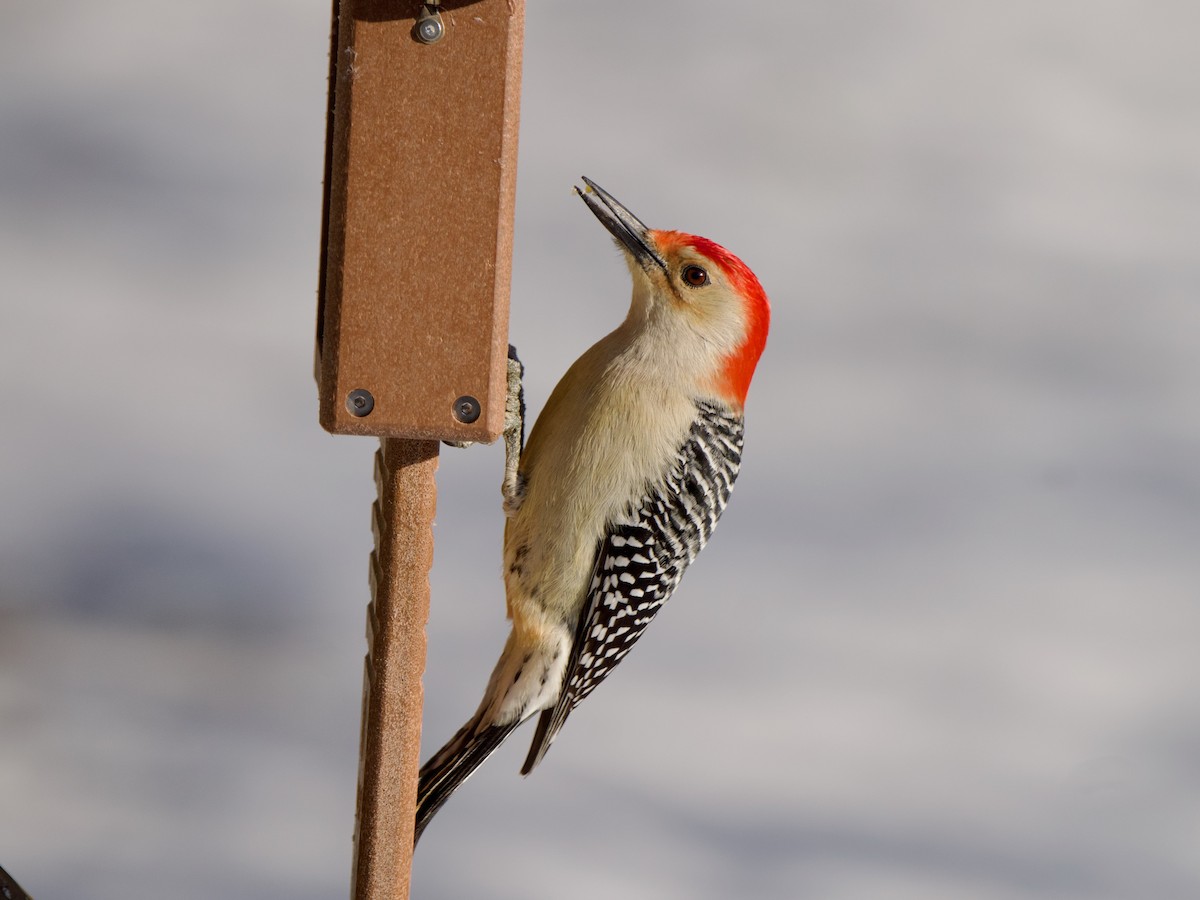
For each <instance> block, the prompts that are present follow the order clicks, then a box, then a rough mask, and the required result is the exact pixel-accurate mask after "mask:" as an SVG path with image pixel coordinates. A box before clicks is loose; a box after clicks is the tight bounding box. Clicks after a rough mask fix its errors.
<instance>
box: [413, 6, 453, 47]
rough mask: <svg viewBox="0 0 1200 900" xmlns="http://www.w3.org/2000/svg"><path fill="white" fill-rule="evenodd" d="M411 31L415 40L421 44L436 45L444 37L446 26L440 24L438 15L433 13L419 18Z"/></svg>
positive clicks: (440, 19)
mask: <svg viewBox="0 0 1200 900" xmlns="http://www.w3.org/2000/svg"><path fill="white" fill-rule="evenodd" d="M413 31H414V34H415V36H416V38H417V40H418V41H420V42H421V43H422V44H436V43H437V42H438V41H440V40H441V39H442V38H443V37H445V36H446V25H445V23H443V22H442V17H441V16H440V15H438V14H437V13H433V14H431V15H423V16H421V18H420V19H418V20H417V25H416V28H415V29H413Z"/></svg>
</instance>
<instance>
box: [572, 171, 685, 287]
mask: <svg viewBox="0 0 1200 900" xmlns="http://www.w3.org/2000/svg"><path fill="white" fill-rule="evenodd" d="M583 183H584V184H585V185H587V187H585V188H584V189H583V190H580V189H579V188H575V193H577V194H578V195H579V196H580V198H581V199H582V200H583V202H584V203H586V204H587V206H588V209H590V210H591V211H592V213H593V214H594V215H595V216H596V218H597V219H599V220H600V223H601V224H602V225H603V226H604V227H605V228H607V229H608V230H609V231H610V232H611V233H612V236H613V237H615V238H616V239H617V240H618V241H620V243H621V246H622V247H624V248H626V249H627V250H628V251H629V252H630V253H632V254H633V258H634V259H636V260H637V261H638V262H639V263H640V264H641V265H642V267H643V268H649V267H650V266H651V265H655V266H658V267H659V268H660V269H666V268H667V263H666V260H664V259H663V258H662V257H661V256H659V254H658V251H657V250H655V249H654V244H653V242H652V241H651V240H650V234H649V232H650V229H649V228H647V227H646V226H645V224H644V223H643V222H642V220H641V219H639V218H638V217H637V216H635V215H634V214H633V213H631V212H630V211H629V210H627V209H626V208H625V207H624V206H622V205H621V204H620V203H618V202H617V198H616V197H614V196H613V195H612V194H610V193H609V192H608V191H606V190H605V189H604V188H602V187H600V185H598V184H596V182H594V181H592V180H591V179H590V178H587V177H586V176H585V177H584V179H583Z"/></svg>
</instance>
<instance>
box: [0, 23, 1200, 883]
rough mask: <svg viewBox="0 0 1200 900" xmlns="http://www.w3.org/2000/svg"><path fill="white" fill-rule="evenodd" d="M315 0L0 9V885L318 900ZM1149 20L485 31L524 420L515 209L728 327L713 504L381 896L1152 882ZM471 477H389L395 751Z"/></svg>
mask: <svg viewBox="0 0 1200 900" xmlns="http://www.w3.org/2000/svg"><path fill="white" fill-rule="evenodd" d="M328 26H329V3H328V2H317V0H239V2H233V0H209V2H205V3H192V4H173V3H159V2H149V0H107V2H104V0H102V2H91V3H88V2H80V0H42V2H39V3H36V4H34V3H24V4H8V5H6V6H4V8H3V10H2V11H0V272H2V273H3V303H2V306H0V309H2V315H3V319H2V324H0V404H2V406H0V422H2V425H0V511H2V512H0V809H2V813H0V865H3V866H4V867H6V868H7V869H9V870H10V871H11V872H12V873H13V875H14V876H15V877H16V878H17V879H18V880H19V881H21V882H22V883H23V884H24V885H25V887H26V888H27V889H29V890H30V891H31V892H32V893H33V894H34V895H35V896H37V897H39V898H42V900H48V898H68V900H72V898H88V900H109V898H129V897H171V898H176V900H193V898H201V897H204V898H209V897H230V898H253V900H258V898H285V897H286V898H299V900H304V898H314V900H315V898H327V897H341V896H346V892H347V890H348V885H349V870H350V839H351V833H352V829H353V814H354V785H355V767H356V761H357V736H358V716H359V696H360V684H361V665H362V654H363V651H364V649H365V645H364V641H363V615H364V610H365V605H366V602H367V585H366V560H367V554H368V552H369V549H370V546H371V536H370V531H369V528H368V512H369V506H370V503H371V500H372V499H373V496H374V487H373V484H372V481H371V462H370V459H371V454H372V453H373V451H374V446H375V445H374V442H373V441H370V440H367V439H352V438H333V437H329V436H327V435H325V434H324V433H323V432H322V431H321V430H320V429H319V428H318V426H317V422H316V404H315V386H314V384H313V382H312V375H311V370H312V365H311V362H312V341H313V320H314V312H315V286H316V277H317V256H318V241H319V234H320V226H319V215H320V201H321V183H320V181H321V169H322V155H323V140H324V137H323V129H324V111H325V76H326V54H327V50H328ZM1198 32H1200V7H1198V6H1196V5H1195V4H1194V3H1189V2H1183V0H1180V2H1167V0H1163V2H1156V3H1152V4H1146V3H1135V2H1132V0H1130V2H1096V0H1089V2H1083V0H1079V2H1050V3H1046V2H1036V3H1035V2H1029V0H1014V2H1010V3H1005V4H1002V5H996V4H986V5H985V4H978V3H956V2H950V0H941V2H934V0H925V2H910V3H905V4H896V3H887V2H882V0H875V2H869V0H844V2H839V3H821V4H815V3H797V4H791V3H767V4H757V5H753V6H745V5H743V6H740V7H739V6H731V5H730V4H726V3H711V2H688V3H683V2H666V0H663V2H658V3H646V2H627V0H608V2H605V3H589V4H584V3H566V2H561V0H560V2H550V0H535V2H531V3H530V8H529V10H528V23H527V36H526V37H527V42H526V55H525V81H524V92H523V107H522V122H521V150H520V154H521V155H520V174H519V179H518V180H519V191H518V209H517V235H516V259H515V276H514V285H513V291H514V292H513V315H512V330H511V335H512V339H513V341H514V343H516V344H517V346H518V347H519V348H520V350H521V353H522V357H523V358H524V360H525V362H526V364H527V366H528V371H529V377H528V380H527V386H528V391H529V400H530V404H531V411H534V412H536V410H537V409H538V408H540V405H541V403H542V402H543V401H544V399H545V397H546V395H547V393H548V392H549V389H550V387H551V386H552V385H553V382H554V381H555V380H556V379H557V377H558V375H559V374H560V373H561V372H562V371H563V370H564V369H565V367H566V366H567V365H568V364H569V362H570V360H571V359H572V358H574V356H576V355H577V354H578V353H579V352H580V351H581V350H582V349H584V347H585V346H587V345H588V344H589V343H590V342H591V341H592V340H594V339H595V338H597V337H598V336H599V335H600V334H602V333H603V332H604V331H605V330H607V329H609V328H611V327H613V326H614V325H615V324H616V323H617V322H618V321H619V320H620V319H621V317H622V316H623V314H624V310H625V303H626V295H627V281H626V279H627V276H626V274H625V272H624V268H623V265H622V263H621V262H620V259H619V257H618V254H617V252H616V251H615V250H614V249H613V248H612V246H611V244H610V242H609V240H608V238H607V235H606V234H605V232H604V231H603V229H602V228H600V226H599V225H598V224H597V223H596V221H595V220H594V219H593V218H592V216H591V215H590V214H589V213H588V212H587V210H586V209H585V208H584V207H583V205H582V204H581V203H579V201H578V200H577V199H575V198H574V197H572V195H571V193H570V187H571V185H572V184H573V183H577V181H578V177H579V175H580V174H586V175H588V176H590V177H592V178H594V179H596V180H597V181H598V182H599V183H600V184H602V185H604V186H605V187H606V188H608V189H609V190H610V191H612V192H613V193H614V194H615V195H616V196H617V197H618V198H620V199H621V200H622V201H624V202H625V203H627V204H628V205H629V206H630V208H631V209H633V211H634V212H636V213H637V214H638V215H640V216H641V217H642V218H643V219H645V220H646V221H647V222H649V223H650V224H651V225H653V226H656V227H669V228H682V229H685V230H688V231H693V232H696V233H700V234H704V235H706V236H708V237H711V238H713V239H715V240H717V241H720V242H721V243H724V244H726V245H727V246H728V247H730V248H731V249H732V250H734V252H736V253H738V254H739V255H740V256H742V257H743V258H744V259H745V260H746V261H747V262H748V263H749V264H750V265H751V267H752V268H754V269H755V270H756V272H757V273H758V275H759V277H760V279H761V280H762V282H763V284H764V285H765V286H766V288H767V290H768V293H770V295H771V297H772V301H773V305H774V322H773V330H772V334H771V340H770V343H769V345H768V348H767V354H766V356H765V357H764V360H763V363H762V365H761V367H760V369H759V374H758V376H757V380H756V383H755V385H754V388H753V390H752V392H751V397H750V404H749V407H748V427H747V431H748V435H747V448H746V463H745V466H744V467H743V474H742V476H741V479H740V481H739V485H738V490H737V491H736V492H735V495H734V499H733V502H732V504H731V506H730V509H729V511H728V513H727V514H726V516H725V518H724V520H723V524H722V526H721V528H720V530H719V531H718V533H717V536H716V538H715V539H714V541H713V542H712V544H711V545H710V547H709V549H708V550H707V551H706V552H705V554H704V555H703V556H701V558H700V559H699V560H698V561H697V563H696V564H695V566H694V567H693V569H692V571H691V573H690V574H689V576H688V577H687V578H686V579H685V580H684V582H683V586H682V587H681V589H680V591H679V592H678V594H677V595H676V597H675V599H674V600H673V601H672V603H671V605H670V606H669V607H668V609H667V610H666V611H665V612H664V613H663V615H662V616H660V618H659V620H658V622H657V624H656V625H655V626H654V628H652V629H651V631H650V632H649V633H648V635H647V636H646V638H645V639H644V640H643V641H642V642H641V643H640V644H639V647H638V650H637V651H636V652H635V653H633V654H632V655H631V657H630V658H629V659H628V660H627V661H626V662H625V663H624V664H623V665H622V666H621V669H620V670H619V671H618V673H617V674H615V675H614V676H613V677H612V678H611V679H610V680H609V682H608V683H607V684H606V685H605V687H604V688H603V689H602V690H600V691H598V692H597V693H596V694H595V695H594V696H593V697H592V698H591V699H590V700H589V701H588V704H587V705H586V706H585V707H584V708H582V709H581V710H580V711H578V712H577V713H576V714H575V715H574V716H573V717H572V719H571V722H570V725H569V727H568V728H567V729H566V730H565V731H564V733H563V735H562V736H561V738H560V739H559V740H558V741H557V743H556V745H555V748H554V751H553V752H552V753H551V754H550V755H549V757H548V758H547V760H546V763H545V764H544V765H543V766H542V767H541V768H540V769H539V770H538V771H537V772H536V774H535V775H534V776H532V777H530V778H528V779H524V780H523V779H521V778H519V777H518V776H517V775H516V770H517V769H518V767H519V765H520V762H521V759H522V758H523V755H524V752H525V747H526V743H527V740H528V731H522V732H520V733H518V735H516V736H515V737H514V739H513V740H512V741H511V742H510V743H509V745H508V746H506V747H505V748H504V749H503V750H502V751H501V752H500V753H498V754H497V755H496V756H495V757H494V758H493V759H492V760H491V761H490V762H489V763H488V764H487V765H486V766H485V767H484V769H483V770H481V772H480V773H479V774H478V775H477V777H475V778H474V779H472V781H471V782H470V783H469V784H468V785H467V787H466V788H465V789H464V790H463V791H461V792H460V793H459V794H458V795H456V796H455V798H454V799H453V800H452V801H451V802H450V803H449V804H448V805H447V807H446V808H445V809H444V810H443V812H442V813H441V814H440V815H439V817H438V818H437V820H436V821H435V822H434V824H433V825H432V826H431V827H430V830H429V832H428V833H427V834H426V836H425V838H424V840H423V841H422V844H421V847H420V849H419V852H418V855H417V860H416V872H415V880H414V896H415V897H419V898H429V900H432V898H461V897H486V898H496V900H505V898H511V900H515V898H550V897H572V898H576V900H591V898H610V897H624V898H680V900H683V898H688V900H696V898H712V900H718V898H728V897H754V898H914V900H915V898H920V900H938V898H946V900H950V898H955V900H957V898H963V897H970V898H975V900H999V898H1003V900H1017V898H1021V900H1028V898H1039V900H1040V898H1046V900H1049V898H1056V900H1057V898H1080V900H1085V898H1086V900H1107V898H1149V897H1152V898H1156V900H1171V898H1181V900H1182V898H1188V900H1191V898H1195V897H1197V896H1200V852H1198V850H1200V653H1197V652H1196V645H1197V643H1198V638H1200V603H1198V601H1200V415H1198V406H1200V399H1198V395H1200V306H1198V304H1197V297H1198V294H1200V253H1198V252H1197V244H1198V239H1200V56H1198V55H1197V53H1196V47H1195V36H1196V34H1197V33H1198ZM502 460H503V453H502V451H501V450H500V448H499V447H490V448H475V449H472V450H469V451H453V450H446V451H444V452H443V456H442V465H441V470H440V474H439V486H440V500H439V516H438V524H437V530H436V535H437V558H436V562H435V568H434V572H433V594H434V603H433V613H432V618H431V622H430V626H429V641H430V644H429V646H430V662H429V669H428V673H427V676H426V701H427V714H426V720H425V727H426V731H425V735H426V739H425V746H426V753H428V752H429V750H431V749H432V748H434V747H436V746H438V745H439V744H440V743H441V742H442V741H443V740H444V739H445V738H446V737H448V736H449V735H450V734H451V733H452V731H453V730H454V729H455V728H457V726H458V725H459V724H460V723H461V721H462V720H463V719H465V718H466V716H467V715H468V714H469V713H470V712H471V711H472V710H473V709H474V707H475V704H476V703H477V701H478V698H479V695H480V693H481V691H482V688H483V685H484V682H485V680H486V676H487V674H488V672H489V671H490V668H491V665H492V661H493V659H494V657H495V655H496V654H497V653H498V651H499V648H500V644H501V641H502V636H503V634H504V631H505V623H504V620H503V599H502V593H501V586H500V578H499V544H500V530H501V526H502V517H501V513H500V507H499V494H498V485H499V479H500V474H501V467H502Z"/></svg>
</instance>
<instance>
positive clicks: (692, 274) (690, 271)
mask: <svg viewBox="0 0 1200 900" xmlns="http://www.w3.org/2000/svg"><path fill="white" fill-rule="evenodd" d="M682 274H683V282H684V284H687V285H690V286H691V287H703V286H704V285H706V284H708V273H707V272H705V271H704V270H703V269H702V268H700V267H699V266H685V267H684V269H683V273H682Z"/></svg>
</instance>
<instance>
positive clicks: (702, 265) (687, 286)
mask: <svg viewBox="0 0 1200 900" xmlns="http://www.w3.org/2000/svg"><path fill="white" fill-rule="evenodd" d="M583 181H584V184H585V185H586V187H584V188H583V189H580V188H576V189H575V192H576V193H577V194H579V196H580V197H581V198H583V202H584V203H586V204H587V206H588V209H590V210H591V211H592V212H593V213H594V214H595V216H596V218H597V219H599V220H600V221H601V223H603V225H604V227H605V228H607V229H608V230H609V231H610V232H611V233H612V235H613V237H614V238H615V239H616V241H617V246H618V247H620V248H621V249H622V250H623V251H624V252H625V256H626V259H627V261H628V263H629V270H630V273H631V274H632V276H633V309H632V311H631V316H634V317H637V318H639V319H643V320H644V321H645V322H646V323H647V324H650V323H654V324H655V325H656V326H657V327H658V328H659V329H661V330H662V331H664V332H665V333H666V335H667V336H668V341H669V343H670V347H671V352H676V353H679V354H681V355H684V356H686V357H687V361H688V362H689V363H699V364H701V365H702V366H703V367H704V368H705V369H707V370H708V371H707V374H706V375H705V378H706V380H707V381H708V382H709V383H708V384H707V385H706V386H707V387H709V388H710V389H711V390H712V391H713V392H714V393H716V394H717V395H719V396H721V397H722V398H723V399H725V400H726V401H727V402H729V403H730V405H732V406H736V407H741V406H743V405H744V404H745V401H746V392H747V391H748V390H749V388H750V379H751V378H752V377H753V376H754V367H755V366H756V365H757V364H758V358H759V357H760V356H761V355H762V351H763V347H765V346H766V342H767V329H768V326H769V324H770V319H771V308H770V305H769V304H768V302H767V295H766V292H765V291H764V290H763V288H762V285H761V284H759V283H758V279H757V278H755V277H754V273H753V272H751V271H750V269H749V267H748V266H747V265H746V264H745V263H744V262H742V261H741V260H740V259H738V258H737V257H736V256H734V255H733V254H732V253H730V252H729V251H728V250H726V249H725V248H724V247H722V246H721V245H720V244H717V243H714V242H713V241H710V240H708V239H707V238H702V237H696V236H695V235H691V234H685V233H683V232H681V231H658V230H655V229H651V228H647V227H646V226H645V224H643V223H642V221H641V220H640V219H638V218H637V216H635V215H634V214H633V213H631V212H630V211H629V210H628V209H626V208H625V207H624V206H623V205H622V204H620V203H619V202H617V200H616V199H615V198H614V197H613V196H612V195H611V194H609V193H608V191H606V190H604V188H602V187H600V186H599V185H598V184H596V183H595V182H594V181H592V180H591V179H588V178H584V179H583Z"/></svg>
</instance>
